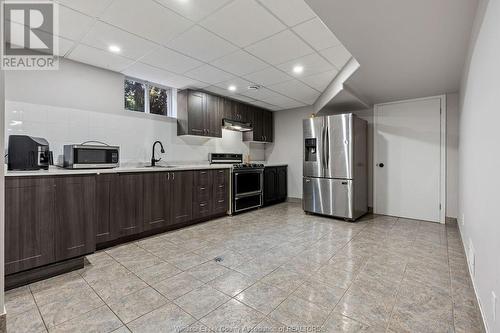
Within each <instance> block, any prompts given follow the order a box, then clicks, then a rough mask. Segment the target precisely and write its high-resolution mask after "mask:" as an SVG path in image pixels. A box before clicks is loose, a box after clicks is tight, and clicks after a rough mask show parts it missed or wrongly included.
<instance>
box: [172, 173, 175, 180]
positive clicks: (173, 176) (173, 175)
mask: <svg viewBox="0 0 500 333" xmlns="http://www.w3.org/2000/svg"><path fill="white" fill-rule="evenodd" d="M172 180H175V173H173V172H172Z"/></svg>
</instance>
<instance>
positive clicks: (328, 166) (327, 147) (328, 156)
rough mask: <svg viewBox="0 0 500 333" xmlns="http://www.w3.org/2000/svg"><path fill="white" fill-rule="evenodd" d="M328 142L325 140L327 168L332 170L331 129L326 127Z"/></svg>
mask: <svg viewBox="0 0 500 333" xmlns="http://www.w3.org/2000/svg"><path fill="white" fill-rule="evenodd" d="M325 131H326V140H325V148H326V149H325V151H326V153H325V168H326V169H328V168H330V128H329V126H326V130H325Z"/></svg>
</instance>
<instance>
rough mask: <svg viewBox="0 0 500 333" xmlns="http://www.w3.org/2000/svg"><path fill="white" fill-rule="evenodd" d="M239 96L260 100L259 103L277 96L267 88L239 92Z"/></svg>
mask: <svg viewBox="0 0 500 333" xmlns="http://www.w3.org/2000/svg"><path fill="white" fill-rule="evenodd" d="M240 94H241V95H243V96H247V97H250V98H253V99H257V100H260V101H262V100H265V99H268V98H271V97H274V96H275V95H277V93H275V92H274V91H271V90H269V89H267V88H260V89H258V90H251V89H247V90H246V91H242V92H240Z"/></svg>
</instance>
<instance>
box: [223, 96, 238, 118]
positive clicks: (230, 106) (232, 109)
mask: <svg viewBox="0 0 500 333" xmlns="http://www.w3.org/2000/svg"><path fill="white" fill-rule="evenodd" d="M222 117H223V118H226V119H231V120H238V119H236V117H237V116H236V102H235V101H233V100H232V99H229V98H224V101H223V110H222Z"/></svg>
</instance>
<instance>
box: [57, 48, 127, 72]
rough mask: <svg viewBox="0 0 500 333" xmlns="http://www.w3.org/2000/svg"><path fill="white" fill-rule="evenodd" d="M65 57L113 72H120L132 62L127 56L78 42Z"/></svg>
mask: <svg viewBox="0 0 500 333" xmlns="http://www.w3.org/2000/svg"><path fill="white" fill-rule="evenodd" d="M67 58H69V59H71V60H75V61H79V62H83V63H85V64H89V65H93V66H97V67H102V68H106V69H109V70H112V71H115V72H120V71H122V70H123V69H124V68H126V67H127V66H130V65H131V64H132V63H133V61H132V60H129V59H127V58H124V57H121V56H119V55H116V54H112V53H110V52H106V51H102V50H99V49H96V48H93V47H90V46H87V45H83V44H79V45H78V46H77V47H76V48H75V49H74V50H73V51H71V52H70V54H69V55H68V56H67Z"/></svg>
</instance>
